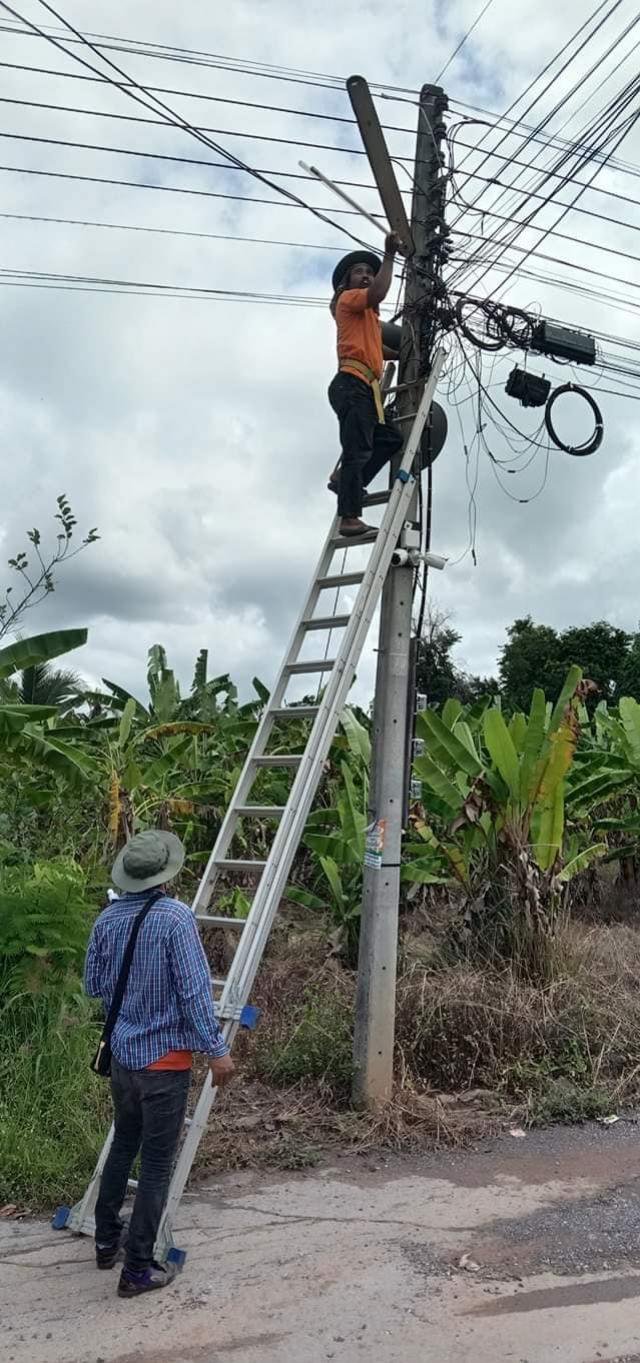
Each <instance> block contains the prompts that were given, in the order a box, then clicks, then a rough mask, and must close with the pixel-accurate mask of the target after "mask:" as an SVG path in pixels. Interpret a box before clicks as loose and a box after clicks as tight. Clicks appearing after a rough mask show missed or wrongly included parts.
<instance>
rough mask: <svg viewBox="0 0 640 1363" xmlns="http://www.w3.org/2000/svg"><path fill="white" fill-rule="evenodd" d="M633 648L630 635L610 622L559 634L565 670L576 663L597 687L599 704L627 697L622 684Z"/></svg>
mask: <svg viewBox="0 0 640 1363" xmlns="http://www.w3.org/2000/svg"><path fill="white" fill-rule="evenodd" d="M630 645H631V635H630V634H627V631H626V630H624V629H618V628H617V627H616V626H615V625H610V624H609V622H608V621H607V620H595V621H594V623H593V624H592V625H586V626H583V627H582V628H579V627H575V626H574V627H573V628H572V629H565V630H563V632H562V634H561V635H560V657H561V660H562V670H563V671H565V670H566V669H567V668H568V667H571V666H572V665H573V664H574V663H575V664H577V666H578V667H579V668H580V669H581V671H582V673H583V675H584V676H585V677H588V678H589V680H590V681H592V682H595V684H596V686H597V687H598V693H597V695H596V696H595V703H596V704H597V702H598V701H599V700H607V701H613V700H617V699H618V697H619V696H620V695H622V694H624V692H622V691H621V682H622V678H623V676H624V672H625V666H626V662H627V658H628V654H629V648H630Z"/></svg>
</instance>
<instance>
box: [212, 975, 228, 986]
mask: <svg viewBox="0 0 640 1363" xmlns="http://www.w3.org/2000/svg"><path fill="white" fill-rule="evenodd" d="M211 983H212V985H213V987H214V989H218V988H219V989H224V987H225V984H226V983H227V981H226V979H224V980H223V979H218V978H217V977H216V976H215V975H212V976H211Z"/></svg>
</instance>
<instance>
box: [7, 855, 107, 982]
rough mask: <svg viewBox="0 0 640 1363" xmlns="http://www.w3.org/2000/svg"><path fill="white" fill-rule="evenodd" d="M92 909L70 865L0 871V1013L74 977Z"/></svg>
mask: <svg viewBox="0 0 640 1363" xmlns="http://www.w3.org/2000/svg"><path fill="white" fill-rule="evenodd" d="M96 907H97V906H96V905H95V904H91V903H90V902H89V900H88V898H87V892H86V881H85V875H84V872H83V871H82V870H81V868H80V867H79V866H77V865H76V863H75V862H73V861H71V860H60V861H42V862H35V863H34V864H32V865H31V866H6V865H5V866H3V867H2V868H1V869H0V1008H3V1007H4V1006H5V1005H6V1004H7V1002H9V1001H10V1000H11V999H12V997H13V996H15V995H16V994H39V993H49V992H51V993H52V994H55V995H56V996H57V997H58V998H59V995H60V990H61V989H62V988H64V987H66V982H67V981H73V980H74V979H77V978H78V977H79V975H80V973H81V971H82V963H83V960H84V953H85V950H86V945H87V939H88V936H89V930H90V927H91V922H92V919H93V917H94V916H95V912H96Z"/></svg>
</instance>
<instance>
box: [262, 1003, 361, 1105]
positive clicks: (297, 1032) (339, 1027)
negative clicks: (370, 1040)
mask: <svg viewBox="0 0 640 1363" xmlns="http://www.w3.org/2000/svg"><path fill="white" fill-rule="evenodd" d="M352 1036H353V1032H352V1007H351V1004H350V1003H348V1002H347V1001H346V1000H345V999H343V998H342V997H341V996H340V995H339V994H337V993H320V992H319V991H317V990H306V991H305V992H304V994H303V996H302V1001H301V1003H300V1005H299V1007H298V1008H297V1010H296V1011H295V1012H294V1013H293V1014H288V1015H287V1016H286V1018H283V1020H282V1025H281V1027H280V1028H279V1029H278V1031H277V1032H276V1033H275V1034H273V1033H271V1035H270V1036H269V1039H268V1041H266V1042H265V1043H263V1045H262V1046H260V1047H259V1048H258V1051H257V1054H256V1062H255V1063H256V1072H257V1073H258V1075H259V1076H260V1078H262V1079H263V1080H264V1081H265V1082H266V1083H271V1084H278V1085H282V1087H287V1086H288V1085H290V1084H297V1083H300V1082H301V1081H314V1080H315V1081H318V1080H322V1081H324V1082H325V1083H326V1084H327V1086H328V1088H329V1089H331V1091H332V1092H334V1093H344V1092H345V1091H346V1090H348V1087H349V1084H350V1080H351V1074H352V1044H353V1041H352Z"/></svg>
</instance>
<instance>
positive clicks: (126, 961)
mask: <svg viewBox="0 0 640 1363" xmlns="http://www.w3.org/2000/svg"><path fill="white" fill-rule="evenodd" d="M162 895H163V891H162V890H158V889H154V890H152V891H151V894H150V895H149V898H148V899H147V900H146V901H145V903H144V904H143V906H142V908H141V910H140V912H139V913H138V914H136V917H135V919H134V923H133V927H132V929H131V932H130V934H129V941H128V942H127V945H126V947H125V953H124V956H123V958H122V965H121V966H120V974H119V975H118V978H117V980H116V987H115V989H114V991H113V998H112V1000H111V1007H110V1009H109V1012H108V1013H107V1018H106V1022H105V1024H104V1028H103V1032H102V1036H103V1040H105V1041H108V1040H109V1038H110V1036H111V1033H112V1031H113V1029H114V1027H115V1025H116V1020H117V1017H118V1013H119V1012H120V1009H121V1007H122V1000H123V998H124V991H125V989H126V987H127V981H128V979H129V971H130V970H131V962H132V961H133V953H134V951H135V949H136V942H137V940H138V933H139V931H140V928H141V927H142V924H143V923H144V920H145V918H146V916H147V914H148V913H149V912H150V911H151V909H152V908H153V906H154V904H155V902H156V900H158V899H161V898H162Z"/></svg>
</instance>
